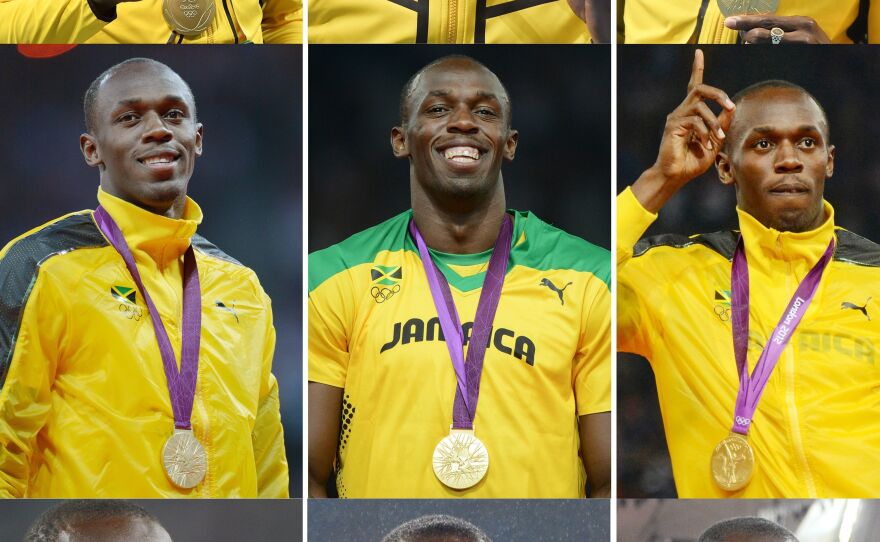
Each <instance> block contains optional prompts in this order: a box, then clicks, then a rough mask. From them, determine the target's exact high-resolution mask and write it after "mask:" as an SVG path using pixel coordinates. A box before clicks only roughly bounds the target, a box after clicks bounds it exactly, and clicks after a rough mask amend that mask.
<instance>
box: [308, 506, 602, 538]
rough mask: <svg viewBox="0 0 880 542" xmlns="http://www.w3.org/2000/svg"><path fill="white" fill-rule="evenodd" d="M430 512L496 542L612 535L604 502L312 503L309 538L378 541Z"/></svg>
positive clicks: (309, 512) (309, 508)
mask: <svg viewBox="0 0 880 542" xmlns="http://www.w3.org/2000/svg"><path fill="white" fill-rule="evenodd" d="M429 514H447V515H450V516H455V517H458V518H461V519H463V520H465V521H468V522H470V523H473V524H474V525H476V526H477V527H479V528H480V529H482V530H483V531H484V532H485V533H486V534H487V535H489V537H490V538H491V539H492V540H494V541H495V542H532V541H534V540H541V541H546V542H575V541H577V542H604V541H607V540H608V539H609V537H610V536H611V532H610V530H609V521H610V515H611V511H610V509H609V501H608V500H607V499H586V500H585V499H581V500H577V499H568V500H553V499H530V500H524V499H523V500H521V499H510V500H493V499H462V500H445V499H438V500H420V499H392V500H389V499H382V500H357V499H356V500H347V499H343V500H320V499H312V500H309V501H308V515H309V527H308V529H309V533H308V538H309V540H357V541H359V542H379V541H380V540H382V537H384V536H385V535H386V534H388V533H389V532H390V531H391V530H392V529H394V528H395V527H397V526H398V525H401V524H402V523H404V522H406V521H409V520H411V519H415V518H418V517H421V516H425V515H429Z"/></svg>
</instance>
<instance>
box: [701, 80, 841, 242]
mask: <svg viewBox="0 0 880 542" xmlns="http://www.w3.org/2000/svg"><path fill="white" fill-rule="evenodd" d="M828 133H829V131H828V125H827V121H826V119H825V116H824V114H823V113H822V110H821V109H820V108H819V106H818V104H816V102H815V101H814V100H813V99H811V98H810V97H809V96H808V95H806V94H804V93H803V92H801V91H799V90H798V89H793V88H785V87H781V88H779V87H769V88H764V89H760V90H757V91H755V92H754V93H752V94H749V95H747V96H746V97H745V98H744V99H743V100H742V101H741V102H740V103H739V104H738V105H737V108H736V112H735V113H734V116H733V122H732V124H731V127H730V129H729V130H728V137H727V142H726V147H725V152H723V153H720V154H719V155H718V159H717V161H716V165H717V167H718V172H719V176H720V178H721V181H722V182H724V183H726V184H734V185H735V186H736V198H737V205H739V207H740V208H741V209H743V210H744V211H746V212H748V213H749V214H751V215H752V216H754V217H755V218H756V219H757V220H758V221H759V222H761V223H762V224H763V225H764V226H767V227H770V228H774V229H777V230H780V231H795V232H799V231H807V230H811V229H814V228H816V227H818V226H819V225H820V224H822V222H823V221H824V219H825V216H824V210H823V206H822V195H823V192H824V189H825V179H826V178H828V177H831V175H832V174H833V172H834V147H833V146H832V145H830V144H829V142H828Z"/></svg>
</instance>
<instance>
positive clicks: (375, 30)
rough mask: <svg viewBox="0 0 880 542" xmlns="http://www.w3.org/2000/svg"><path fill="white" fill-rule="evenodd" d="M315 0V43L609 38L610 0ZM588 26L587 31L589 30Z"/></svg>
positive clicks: (311, 8)
mask: <svg viewBox="0 0 880 542" xmlns="http://www.w3.org/2000/svg"><path fill="white" fill-rule="evenodd" d="M447 4H448V3H447V2H441V1H440V0H430V1H428V0H424V1H420V2H417V1H415V0H312V1H311V2H309V41H310V42H311V43H587V42H589V41H590V37H591V36H592V40H593V41H594V42H597V43H608V42H609V41H610V34H611V3H610V0H537V1H522V0H515V1H512V2H494V3H493V2H487V1H486V0H462V1H460V2H458V4H449V5H447ZM588 27H589V32H588Z"/></svg>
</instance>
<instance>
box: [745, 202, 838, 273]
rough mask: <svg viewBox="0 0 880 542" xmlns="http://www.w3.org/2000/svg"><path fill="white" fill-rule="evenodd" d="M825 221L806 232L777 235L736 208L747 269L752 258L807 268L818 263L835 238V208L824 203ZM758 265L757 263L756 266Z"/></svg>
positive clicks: (787, 232)
mask: <svg viewBox="0 0 880 542" xmlns="http://www.w3.org/2000/svg"><path fill="white" fill-rule="evenodd" d="M823 211H824V213H825V220H824V221H823V222H822V224H821V225H820V226H819V227H818V228H816V229H813V230H809V231H805V232H791V231H779V230H775V229H773V228H768V227H766V226H764V225H763V224H761V223H760V222H758V220H757V219H756V218H755V217H753V216H752V215H750V214H749V213H747V212H746V211H743V210H742V209H740V208H739V207H737V208H736V212H737V214H738V215H739V226H740V231H741V232H742V236H743V242H744V244H745V248H746V257H747V258H749V266H751V265H752V262H753V260H754V258H755V257H757V258H758V261H760V260H762V259H767V260H769V259H776V260H784V261H789V262H797V261H799V260H801V261H804V262H808V263H810V264H812V263H814V262H816V261H818V260H819V258H820V257H821V256H822V254H823V253H824V252H825V249H827V248H828V243H829V242H831V238H832V237H833V235H834V208H833V207H832V206H831V204H830V203H828V202H827V201H824V200H823ZM756 263H757V262H756Z"/></svg>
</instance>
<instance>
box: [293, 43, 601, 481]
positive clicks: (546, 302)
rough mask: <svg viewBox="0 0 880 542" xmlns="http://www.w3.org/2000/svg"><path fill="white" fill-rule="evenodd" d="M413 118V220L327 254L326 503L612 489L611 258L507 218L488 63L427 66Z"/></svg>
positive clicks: (314, 392) (317, 396)
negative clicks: (330, 495)
mask: <svg viewBox="0 0 880 542" xmlns="http://www.w3.org/2000/svg"><path fill="white" fill-rule="evenodd" d="M400 116H401V119H400V121H401V124H400V126H397V127H395V128H393V129H392V130H391V147H392V152H393V153H394V155H395V156H396V157H398V158H400V159H404V160H408V162H409V165H410V183H409V186H410V201H411V205H412V210H409V211H406V212H404V213H401V214H400V215H398V216H396V217H394V218H391V219H390V220H388V221H386V222H384V223H382V224H380V225H378V226H375V227H373V228H370V229H368V230H366V231H363V232H361V233H359V234H356V235H354V236H353V237H351V238H349V239H347V240H345V241H343V242H342V243H339V244H338V245H334V246H332V247H330V248H327V249H325V250H321V251H318V252H316V253H314V254H312V255H311V256H310V257H309V381H310V384H309V491H310V494H311V495H312V496H316V497H317V496H323V495H325V494H326V493H325V485H326V483H327V481H328V478H329V477H330V475H331V473H332V471H334V469H335V474H336V488H337V490H338V493H339V495H340V496H342V497H430V498H433V497H458V496H466V497H557V498H562V497H578V496H583V495H584V492H585V482H588V483H589V487H590V490H591V494H592V495H593V496H608V493H609V489H610V420H609V418H610V416H609V413H608V411H609V410H610V374H609V373H610V370H609V369H610V359H609V353H610V340H609V326H610V324H609V319H610V312H609V311H610V308H609V289H608V280H609V264H610V262H609V259H610V258H609V256H608V253H607V251H605V250H603V249H600V248H598V247H595V246H593V245H591V244H589V243H587V242H586V241H583V240H581V239H578V238H576V237H573V236H571V235H568V234H566V233H564V232H562V231H560V230H558V229H556V228H554V227H552V226H550V225H549V224H547V223H545V222H543V221H542V220H540V219H539V218H538V217H536V216H535V215H534V214H532V213H529V212H520V211H510V210H506V205H505V192H504V182H503V179H502V174H501V169H502V164H503V163H504V162H507V161H511V160H513V158H514V155H515V152H516V149H517V143H518V134H517V132H516V130H514V129H513V128H512V126H511V101H510V97H509V96H508V93H507V90H506V89H505V88H504V86H503V85H502V84H501V82H500V81H499V80H498V78H497V77H496V76H495V74H494V73H492V72H491V71H489V69H487V68H486V67H485V66H483V65H482V64H479V63H478V62H476V61H475V60H473V59H471V58H467V57H461V56H452V57H445V58H441V59H439V60H437V61H435V62H432V63H431V64H429V65H427V66H425V67H424V68H422V69H421V70H420V71H419V72H418V73H416V74H415V75H414V76H413V77H412V78H411V79H410V80H409V82H408V83H407V84H406V85H405V87H404V89H403V92H402V95H401V102H400ZM465 346H467V349H466V354H465Z"/></svg>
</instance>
